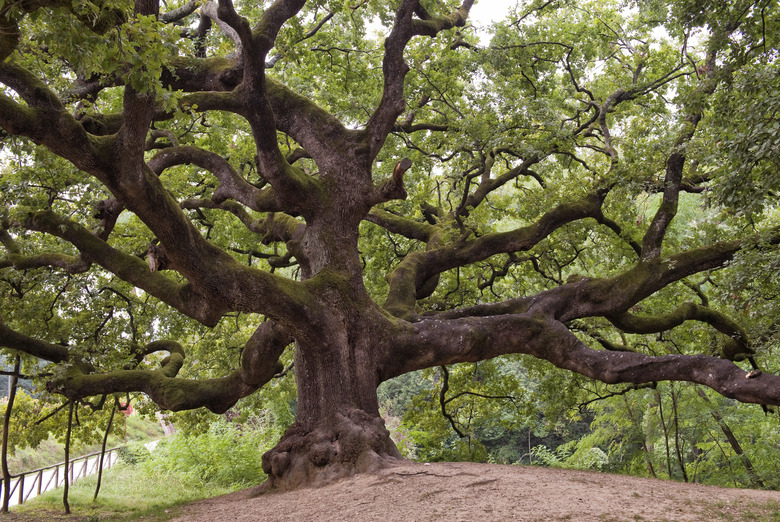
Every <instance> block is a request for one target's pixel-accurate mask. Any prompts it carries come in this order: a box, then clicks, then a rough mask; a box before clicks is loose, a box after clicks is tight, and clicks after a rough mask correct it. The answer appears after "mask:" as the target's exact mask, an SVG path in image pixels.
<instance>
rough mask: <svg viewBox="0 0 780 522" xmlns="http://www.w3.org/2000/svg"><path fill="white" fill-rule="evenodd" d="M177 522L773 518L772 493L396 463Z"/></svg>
mask: <svg viewBox="0 0 780 522" xmlns="http://www.w3.org/2000/svg"><path fill="white" fill-rule="evenodd" d="M175 520H177V521H180V522H189V521H192V520H204V521H205V520H208V521H223V522H224V521H231V522H233V521H249V520H252V521H267V522H276V521H296V522H297V521H307V522H315V521H348V522H364V521H380V520H381V521H396V520H398V521H401V520H402V521H410V522H411V521H429V520H447V521H452V522H457V521H480V522H483V521H506V520H520V521H525V520H528V521H539V520H572V521H591V520H598V521H623V520H669V521H679V520H707V521H715V520H733V521H743V520H775V521H777V520H780V492H777V491H757V490H739V489H726V488H718V487H712V486H702V485H698V484H683V483H679V482H670V481H660V480H653V479H643V478H636V477H627V476H622V475H607V474H602V473H592V472H585V471H570V470H558V469H549V468H536V467H528V466H501V465H492V464H473V463H436V464H414V463H406V464H404V465H401V466H398V467H395V468H390V469H386V470H383V471H381V472H379V473H377V474H370V475H362V476H358V477H354V478H351V479H347V480H344V481H342V482H339V483H337V484H333V485H331V486H327V487H324V488H319V489H305V490H301V491H296V492H292V493H275V494H270V495H265V496H261V497H257V498H248V492H247V491H244V492H237V493H233V494H231V495H227V496H224V497H215V498H212V499H208V500H204V501H201V502H197V503H195V504H191V505H189V506H185V507H183V508H181V511H179V514H178V518H176V519H175Z"/></svg>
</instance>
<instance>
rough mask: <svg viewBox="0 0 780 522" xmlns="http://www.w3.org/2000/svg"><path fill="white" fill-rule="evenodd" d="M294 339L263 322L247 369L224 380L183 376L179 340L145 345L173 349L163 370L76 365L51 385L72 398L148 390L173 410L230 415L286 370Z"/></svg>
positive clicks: (245, 356) (247, 354)
mask: <svg viewBox="0 0 780 522" xmlns="http://www.w3.org/2000/svg"><path fill="white" fill-rule="evenodd" d="M291 341H292V339H291V337H290V336H289V334H288V333H287V331H286V330H285V329H284V328H282V327H280V326H278V325H276V324H275V323H272V322H266V323H263V324H262V325H261V326H260V327H259V328H258V329H257V330H256V331H255V333H254V335H252V337H251V338H250V339H249V341H248V342H247V344H246V346H245V348H244V351H243V353H242V357H241V367H240V368H239V369H237V370H235V371H233V372H231V373H230V374H229V375H227V376H225V377H222V378H218V379H205V380H191V379H181V378H177V377H176V375H177V374H178V372H179V370H180V369H181V367H182V365H183V363H184V350H183V349H182V348H181V346H180V345H179V344H178V343H175V342H173V341H157V342H154V343H150V344H149V345H147V346H146V347H145V348H143V349H141V352H142V353H143V354H144V355H148V354H150V353H154V352H157V351H160V350H165V351H168V352H169V354H170V355H169V356H168V357H166V358H165V359H164V360H163V361H162V363H161V364H162V366H161V368H160V369H157V370H121V371H116V372H111V373H106V374H94V373H85V372H84V371H83V370H81V369H79V368H77V367H74V368H73V369H71V370H70V371H69V373H68V374H67V375H66V376H65V377H64V378H61V379H58V380H54V381H50V382H48V383H47V388H48V389H49V391H51V392H54V393H59V394H61V395H64V396H65V397H67V398H69V399H71V400H78V399H81V398H85V397H91V396H95V395H104V394H108V393H120V392H122V393H124V392H142V393H145V394H147V395H148V396H149V397H150V398H151V399H152V400H153V401H154V402H155V403H156V404H157V405H158V406H160V407H161V408H163V409H168V410H172V411H179V410H187V409H194V408H200V407H206V408H208V409H210V410H211V411H213V412H215V413H224V412H225V411H227V410H228V409H229V408H230V407H231V406H233V405H234V404H235V403H236V401H237V400H238V399H240V398H242V397H246V396H247V395H249V394H251V393H253V392H254V391H256V390H257V389H259V388H260V387H262V386H263V385H264V384H265V383H267V382H268V381H269V380H271V378H272V377H273V376H274V374H276V373H277V372H278V371H280V370H281V368H282V367H281V364H279V362H278V359H279V356H280V355H281V354H282V352H283V351H284V349H285V347H286V346H287V345H288V344H290V342H291Z"/></svg>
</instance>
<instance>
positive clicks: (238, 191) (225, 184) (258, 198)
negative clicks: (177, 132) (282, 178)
mask: <svg viewBox="0 0 780 522" xmlns="http://www.w3.org/2000/svg"><path fill="white" fill-rule="evenodd" d="M148 164H149V168H151V169H152V170H153V171H154V172H155V173H157V175H160V174H161V173H162V172H163V171H164V170H165V169H167V168H170V167H172V166H174V165H188V164H191V165H197V166H198V167H201V168H203V169H206V170H208V171H209V172H211V173H212V174H214V175H215V176H216V177H217V179H218V180H219V187H218V188H217V190H216V191H215V192H214V201H215V202H216V203H221V202H223V201H225V200H226V199H228V198H230V199H234V200H236V201H238V202H239V203H243V204H244V205H246V206H247V207H249V208H250V209H252V210H255V211H258V212H264V211H276V210H281V209H280V207H279V204H278V202H277V201H276V198H275V197H274V194H273V190H272V189H270V188H269V189H266V190H261V189H258V188H257V187H255V186H253V185H251V184H249V183H247V182H246V181H245V180H244V179H243V178H242V177H241V176H240V175H239V174H238V172H236V171H235V169H234V168H233V167H232V166H231V165H230V163H228V162H227V161H226V160H225V159H224V158H223V157H222V156H220V155H218V154H215V153H213V152H210V151H207V150H204V149H200V148H198V147H192V146H181V147H170V148H167V149H165V150H163V151H161V152H159V153H157V154H156V155H155V156H154V157H153V158H152V159H151V160H149V163H148Z"/></svg>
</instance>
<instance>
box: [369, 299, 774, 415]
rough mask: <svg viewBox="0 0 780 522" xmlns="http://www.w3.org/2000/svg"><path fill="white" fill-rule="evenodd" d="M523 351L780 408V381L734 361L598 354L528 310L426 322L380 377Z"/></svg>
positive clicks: (628, 378) (591, 373)
mask: <svg viewBox="0 0 780 522" xmlns="http://www.w3.org/2000/svg"><path fill="white" fill-rule="evenodd" d="M510 353H523V354H528V355H532V356H534V357H538V358H540V359H544V360H547V361H549V362H551V363H552V364H554V365H555V366H557V367H559V368H563V369H567V370H571V371H574V372H577V373H579V374H582V375H585V376H586V377H590V378H592V379H596V380H599V381H602V382H605V383H608V384H617V383H633V384H644V383H651V382H657V381H665V380H678V381H687V382H693V383H698V384H703V385H705V386H709V387H710V388H712V389H713V390H715V391H717V392H718V393H720V394H722V395H724V396H725V397H729V398H733V399H736V400H739V401H741V402H748V403H757V404H774V405H780V376H776V375H771V374H768V373H766V372H764V373H761V374H759V375H757V376H755V375H756V374H755V373H748V372H746V371H744V370H742V369H741V368H740V367H739V366H737V365H735V364H734V363H733V362H731V361H728V360H724V359H720V358H717V357H712V356H706V355H664V356H649V355H643V354H639V353H633V352H613V351H609V350H594V349H592V348H590V347H588V346H587V345H585V344H584V343H583V342H582V341H580V340H579V339H577V337H575V336H574V335H573V334H572V333H571V332H570V331H569V330H568V329H567V328H566V326H564V325H563V324H562V323H561V322H559V321H556V320H554V319H552V318H550V317H547V316H545V315H540V314H538V313H534V312H529V313H525V314H517V315H509V316H491V317H482V318H478V319H477V318H463V319H455V320H441V319H426V320H423V321H420V322H419V323H416V324H415V325H414V329H413V332H410V333H409V334H408V335H407V336H406V338H405V342H404V343H403V344H402V345H401V346H395V347H394V349H393V353H392V354H388V361H387V365H388V366H387V367H386V371H385V373H384V374H383V375H382V376H381V378H382V379H387V378H391V377H393V376H394V375H397V374H400V373H404V372H407V371H411V370H415V369H418V368H425V367H429V366H432V365H441V364H452V363H456V362H473V361H478V360H483V359H485V358H491V357H496V356H498V355H504V354H510Z"/></svg>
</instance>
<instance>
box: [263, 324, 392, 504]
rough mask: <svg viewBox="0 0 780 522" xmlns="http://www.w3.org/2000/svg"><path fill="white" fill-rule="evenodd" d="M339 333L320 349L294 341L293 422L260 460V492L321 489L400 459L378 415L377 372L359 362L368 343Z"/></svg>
mask: <svg viewBox="0 0 780 522" xmlns="http://www.w3.org/2000/svg"><path fill="white" fill-rule="evenodd" d="M342 333H343V336H342V335H340V336H338V337H339V338H338V339H328V338H327V337H324V338H323V341H322V342H321V343H307V342H302V341H298V343H297V346H296V357H295V377H296V383H297V387H298V411H297V416H296V421H295V423H294V424H293V425H292V426H291V427H290V429H288V430H287V432H286V433H285V434H284V436H283V437H282V439H281V440H280V442H279V444H278V445H277V446H276V447H275V448H273V449H272V450H270V451H268V452H267V453H265V454H264V455H263V471H264V472H265V473H266V474H267V475H268V481H267V482H266V484H264V485H263V486H262V490H263V491H266V490H271V489H274V490H291V489H295V488H298V487H301V486H315V487H316V486H321V485H324V484H327V483H330V482H333V481H335V480H338V479H341V478H343V477H346V476H349V475H353V474H355V473H363V472H369V471H374V470H377V469H380V468H382V467H386V466H388V465H392V464H393V463H394V462H396V461H398V460H400V459H401V458H402V457H401V454H400V453H399V452H398V449H397V448H396V446H395V444H394V443H393V441H392V440H391V439H390V432H389V431H388V430H387V428H385V423H384V420H383V419H382V418H381V417H380V415H379V405H378V400H377V395H376V387H377V386H378V384H379V383H378V381H377V376H376V371H375V370H374V368H373V366H372V365H371V364H367V361H364V360H362V359H363V358H364V357H366V354H367V353H370V352H368V351H366V350H362V349H360V346H361V345H365V344H366V343H368V342H371V338H370V337H366V336H365V335H363V336H360V337H361V338H360V339H358V340H357V341H352V342H350V341H348V340H347V338H346V331H343V332H342ZM353 333H354V332H353Z"/></svg>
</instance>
